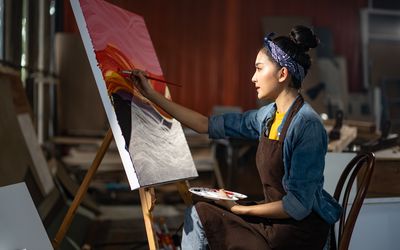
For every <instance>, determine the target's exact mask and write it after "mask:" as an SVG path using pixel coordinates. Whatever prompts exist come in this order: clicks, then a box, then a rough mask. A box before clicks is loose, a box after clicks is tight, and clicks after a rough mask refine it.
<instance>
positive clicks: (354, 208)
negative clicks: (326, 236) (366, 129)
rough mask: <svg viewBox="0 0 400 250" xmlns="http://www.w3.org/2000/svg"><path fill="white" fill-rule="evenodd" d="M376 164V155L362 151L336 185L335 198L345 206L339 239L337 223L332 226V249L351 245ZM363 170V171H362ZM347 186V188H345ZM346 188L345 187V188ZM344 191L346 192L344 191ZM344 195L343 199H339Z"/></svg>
mask: <svg viewBox="0 0 400 250" xmlns="http://www.w3.org/2000/svg"><path fill="white" fill-rule="evenodd" d="M374 166H375V155H374V154H373V153H370V152H368V153H361V154H359V155H357V156H356V157H354V158H353V159H352V160H351V161H350V162H349V164H347V166H346V168H345V169H344V171H343V173H342V174H341V176H340V179H339V181H338V184H337V185H336V189H335V193H334V198H335V199H336V200H337V201H338V202H339V203H340V205H341V206H342V207H343V212H342V215H341V217H340V219H339V222H338V223H339V231H338V240H337V242H336V239H335V238H336V237H335V224H333V225H332V227H331V243H330V249H334V250H336V249H337V248H338V249H339V250H346V249H348V247H349V244H350V239H351V235H352V233H353V229H354V226H355V224H356V220H357V216H358V214H359V212H360V209H361V206H362V204H363V201H364V198H365V195H366V194H367V190H368V186H369V183H370V180H371V176H372V172H373V169H374ZM360 170H362V171H360ZM357 175H359V177H358V184H357V193H356V197H355V198H354V201H353V203H352V205H351V208H350V211H349V212H347V208H348V202H349V196H350V190H351V188H352V186H353V183H354V181H355V179H356V177H357ZM346 180H347V183H346ZM344 187H345V188H344ZM343 188H344V189H343ZM342 191H344V193H343V192H342ZM341 196H342V200H341V201H339V199H340V197H341Z"/></svg>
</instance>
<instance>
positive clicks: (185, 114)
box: [131, 70, 208, 133]
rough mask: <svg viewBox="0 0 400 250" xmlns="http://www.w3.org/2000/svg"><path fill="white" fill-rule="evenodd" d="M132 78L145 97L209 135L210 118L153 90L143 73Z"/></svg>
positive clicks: (196, 129)
mask: <svg viewBox="0 0 400 250" xmlns="http://www.w3.org/2000/svg"><path fill="white" fill-rule="evenodd" d="M131 78H132V81H133V82H134V84H135V86H136V87H137V88H138V89H139V91H140V92H141V93H142V95H143V96H145V97H146V98H147V99H149V100H150V101H151V102H153V103H154V104H156V105H157V106H159V107H160V108H162V109H163V110H164V111H165V112H167V113H168V114H170V115H171V116H172V117H174V118H175V119H176V120H178V121H179V122H181V123H182V124H184V125H185V126H187V127H189V128H191V129H193V130H194V131H196V132H198V133H208V117H206V116H204V115H202V114H200V113H198V112H196V111H194V110H191V109H188V108H186V107H184V106H182V105H179V104H177V103H174V102H172V101H170V100H168V99H167V98H165V97H164V96H163V95H161V94H160V93H158V92H157V91H155V90H154V89H153V88H152V86H151V84H150V82H149V80H148V79H147V78H146V77H145V76H144V75H143V72H142V71H139V70H137V71H134V72H133V76H132V77H131Z"/></svg>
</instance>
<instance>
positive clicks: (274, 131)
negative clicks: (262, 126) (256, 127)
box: [268, 111, 286, 140]
mask: <svg viewBox="0 0 400 250" xmlns="http://www.w3.org/2000/svg"><path fill="white" fill-rule="evenodd" d="M285 114H286V113H279V112H278V111H276V113H275V119H274V122H273V123H272V126H271V129H270V131H269V136H268V139H270V140H279V135H278V128H279V126H280V125H281V123H282V120H283V118H284V117H285Z"/></svg>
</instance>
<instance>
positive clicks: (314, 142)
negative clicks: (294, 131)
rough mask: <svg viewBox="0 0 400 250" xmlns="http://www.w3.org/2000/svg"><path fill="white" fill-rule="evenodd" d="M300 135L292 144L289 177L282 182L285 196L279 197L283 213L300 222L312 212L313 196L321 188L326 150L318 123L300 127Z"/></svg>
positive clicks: (324, 137)
mask: <svg viewBox="0 0 400 250" xmlns="http://www.w3.org/2000/svg"><path fill="white" fill-rule="evenodd" d="M303 125H304V127H303V129H302V132H299V131H298V132H299V134H298V135H297V136H296V137H297V138H296V139H295V140H294V141H293V143H294V144H293V147H292V156H291V159H290V167H289V173H288V174H289V176H288V178H287V180H286V181H285V183H284V186H285V190H286V193H287V194H286V195H285V196H284V197H283V198H282V203H283V208H284V210H285V211H286V212H287V213H288V214H289V215H290V216H291V217H293V218H294V219H296V220H301V219H303V218H305V217H306V216H307V215H309V214H310V213H311V211H312V207H313V203H314V200H315V197H316V196H315V195H316V194H315V193H316V190H317V189H318V187H319V185H322V183H323V182H322V180H323V171H324V166H325V154H326V151H327V135H326V132H325V129H324V127H323V125H322V124H321V123H320V122H319V121H309V122H307V123H305V124H303Z"/></svg>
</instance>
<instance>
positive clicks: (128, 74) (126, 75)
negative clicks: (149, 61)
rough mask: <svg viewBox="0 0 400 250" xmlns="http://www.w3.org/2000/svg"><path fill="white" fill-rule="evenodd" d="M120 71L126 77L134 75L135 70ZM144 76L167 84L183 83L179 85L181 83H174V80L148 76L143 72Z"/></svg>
mask: <svg viewBox="0 0 400 250" xmlns="http://www.w3.org/2000/svg"><path fill="white" fill-rule="evenodd" d="M119 73H120V74H121V75H123V76H125V77H132V75H133V70H120V71H119ZM143 76H144V77H146V78H147V79H150V80H155V81H159V82H163V83H166V84H169V85H173V86H177V87H182V85H179V84H176V83H173V82H168V81H166V80H164V79H159V78H156V77H152V76H148V75H146V74H143Z"/></svg>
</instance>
